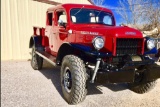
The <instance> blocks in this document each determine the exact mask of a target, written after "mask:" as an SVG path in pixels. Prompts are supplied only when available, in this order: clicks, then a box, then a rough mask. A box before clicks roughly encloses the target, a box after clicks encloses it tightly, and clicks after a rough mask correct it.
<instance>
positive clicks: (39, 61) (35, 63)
mask: <svg viewBox="0 0 160 107" xmlns="http://www.w3.org/2000/svg"><path fill="white" fill-rule="evenodd" d="M36 50H41V51H42V50H43V48H42V47H37V48H36V47H35V46H33V47H32V53H31V55H32V59H31V66H32V68H33V69H34V70H40V69H42V66H43V58H42V57H40V56H39V55H37V54H36V53H35V51H36Z"/></svg>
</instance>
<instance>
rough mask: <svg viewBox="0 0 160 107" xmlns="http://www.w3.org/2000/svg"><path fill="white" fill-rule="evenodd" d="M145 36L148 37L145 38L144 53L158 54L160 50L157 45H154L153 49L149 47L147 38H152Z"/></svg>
mask: <svg viewBox="0 0 160 107" xmlns="http://www.w3.org/2000/svg"><path fill="white" fill-rule="evenodd" d="M145 38H146V40H145V52H144V55H147V54H157V53H158V50H157V49H156V47H154V48H153V49H151V50H148V49H147V40H148V39H150V37H145Z"/></svg>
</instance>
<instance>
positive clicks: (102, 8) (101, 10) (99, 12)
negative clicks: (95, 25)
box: [96, 7, 104, 17]
mask: <svg viewBox="0 0 160 107" xmlns="http://www.w3.org/2000/svg"><path fill="white" fill-rule="evenodd" d="M103 9H104V7H102V9H101V10H100V11H99V13H98V15H97V16H96V17H98V16H99V14H100V13H101V12H102V11H103Z"/></svg>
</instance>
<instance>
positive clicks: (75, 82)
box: [61, 55, 87, 104]
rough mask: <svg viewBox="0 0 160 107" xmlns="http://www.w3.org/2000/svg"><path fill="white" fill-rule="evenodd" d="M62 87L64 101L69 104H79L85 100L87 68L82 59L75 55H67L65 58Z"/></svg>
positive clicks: (62, 68)
mask: <svg viewBox="0 0 160 107" xmlns="http://www.w3.org/2000/svg"><path fill="white" fill-rule="evenodd" d="M61 86H62V92H63V95H64V99H65V100H66V101H67V102H68V103H69V104H78V103H80V102H82V101H83V100H84V99H85V97H86V93H87V89H86V68H85V65H84V63H83V61H82V60H81V59H80V58H78V57H76V56H74V55H67V56H65V57H64V58H63V61H62V67H61Z"/></svg>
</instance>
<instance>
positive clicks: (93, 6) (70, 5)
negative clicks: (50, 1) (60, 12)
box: [47, 4, 112, 13]
mask: <svg viewBox="0 0 160 107" xmlns="http://www.w3.org/2000/svg"><path fill="white" fill-rule="evenodd" d="M83 6H84V8H88V9H96V10H103V11H107V12H109V13H112V11H111V10H110V9H107V8H104V7H99V6H95V5H89V4H60V5H57V6H53V7H50V8H48V10H47V11H54V10H56V9H60V8H65V9H66V10H68V11H69V10H71V9H72V8H82V7H83Z"/></svg>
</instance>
